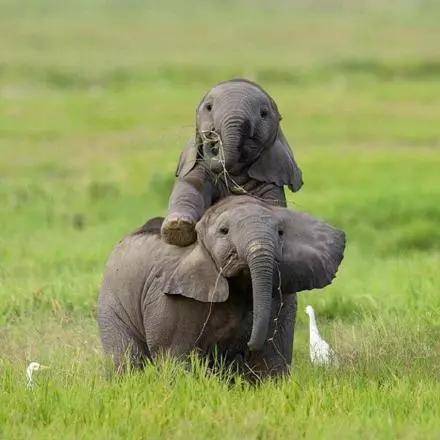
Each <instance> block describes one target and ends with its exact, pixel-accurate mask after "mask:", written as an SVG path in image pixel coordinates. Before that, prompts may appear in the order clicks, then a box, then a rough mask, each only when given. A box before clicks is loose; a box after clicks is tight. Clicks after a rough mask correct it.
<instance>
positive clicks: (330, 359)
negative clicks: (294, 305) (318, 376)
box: [306, 306, 338, 365]
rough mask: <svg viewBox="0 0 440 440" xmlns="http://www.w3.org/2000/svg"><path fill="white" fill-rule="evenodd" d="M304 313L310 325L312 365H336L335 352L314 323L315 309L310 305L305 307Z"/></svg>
mask: <svg viewBox="0 0 440 440" xmlns="http://www.w3.org/2000/svg"><path fill="white" fill-rule="evenodd" d="M306 313H307V315H309V326H310V360H311V361H312V364H314V365H330V364H333V365H337V364H338V359H337V357H336V353H335V352H334V351H333V349H332V348H331V347H330V345H328V343H327V342H325V341H324V339H322V338H321V335H320V334H319V330H318V326H317V325H316V318H315V311H314V310H313V307H312V306H307V307H306Z"/></svg>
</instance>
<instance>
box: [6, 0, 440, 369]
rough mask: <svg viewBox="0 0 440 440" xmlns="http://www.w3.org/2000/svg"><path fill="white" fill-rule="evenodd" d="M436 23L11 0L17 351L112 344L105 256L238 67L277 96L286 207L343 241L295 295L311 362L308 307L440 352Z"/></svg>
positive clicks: (10, 259) (154, 204)
mask: <svg viewBox="0 0 440 440" xmlns="http://www.w3.org/2000/svg"><path fill="white" fill-rule="evenodd" d="M439 23H440V3H439V2H438V1H435V0H425V1H424V0H399V1H397V0H396V1H388V2H383V1H379V0H364V1H359V2H357V1H348V0H347V1H345V0H340V1H336V0H335V1H322V0H316V1H313V0H310V1H305V0H300V1H295V2H293V1H292V2H289V1H282V0H271V1H258V0H255V1H251V0H239V1H220V0H219V1H213V0H209V1H203V2H196V1H185V2H178V1H177V0H176V1H161V2H153V1H151V2H148V1H147V2H142V1H135V0H131V1H116V0H114V1H110V0H109V1H82V0H80V1H65V2H58V1H49V0H38V1H28V2H21V1H19V2H17V1H12V0H0V29H1V38H0V326H1V327H0V345H1V346H2V347H3V352H4V356H5V359H9V360H10V361H11V362H24V361H25V360H26V359H28V358H31V357H32V356H34V355H35V354H38V355H39V356H40V358H41V357H43V358H44V357H45V356H46V357H49V358H51V359H53V358H57V357H58V358H59V359H60V362H63V361H62V359H64V357H63V356H65V351H63V350H61V349H60V348H59V346H57V344H56V342H57V341H58V342H59V341H60V338H61V337H63V338H64V339H63V340H66V338H67V339H68V340H70V341H71V342H70V343H69V344H67V345H66V346H65V347H64V348H65V349H68V350H73V351H74V352H75V353H77V355H78V356H80V357H81V356H82V355H80V354H79V353H84V352H87V350H88V347H89V346H90V344H91V345H92V346H93V347H94V349H96V350H98V349H99V343H98V340H97V336H96V335H97V331H96V325H95V320H94V312H95V303H96V298H97V292H98V288H99V284H100V280H101V275H102V271H103V267H104V264H105V261H106V258H107V255H108V254H109V252H110V250H111V249H112V247H113V245H114V244H115V243H116V242H117V241H118V240H119V239H120V238H121V237H122V236H123V235H124V234H126V233H127V232H130V231H132V230H133V229H135V228H136V227H137V226H139V225H140V224H142V223H143V222H144V221H145V219H147V218H149V217H152V216H157V215H163V214H164V213H165V212H166V207H167V201H168V196H169V192H170V189H171V186H172V183H173V180H174V170H175V167H176V164H177V160H178V157H179V153H180V151H181V149H182V148H183V146H184V145H185V142H186V141H187V139H188V138H189V137H190V136H191V135H192V133H193V131H194V115H195V109H196V106H197V104H198V103H199V100H200V99H201V98H202V96H203V95H204V93H205V92H206V91H207V90H208V89H209V88H211V87H212V86H213V85H214V84H215V83H217V82H218V81H221V80H225V79H229V78H232V77H245V78H248V79H251V80H254V81H256V82H258V83H259V84H261V85H262V86H263V87H264V88H265V89H266V90H267V91H268V92H269V93H270V94H271V95H272V96H273V97H274V99H275V100H276V101H277V103H278V106H279V109H280V111H281V113H282V115H283V121H282V126H283V130H284V132H285V134H286V136H287V138H288V140H289V142H290V144H291V145H292V146H293V148H294V150H295V155H296V158H297V160H298V163H299V165H300V166H301V167H302V169H303V174H304V181H305V184H304V187H303V189H302V190H301V191H300V192H299V193H296V194H289V205H290V206H292V207H296V208H297V209H300V210H304V211H308V212H310V213H312V214H314V215H315V216H317V217H321V218H324V219H326V220H328V221H329V222H330V223H332V224H334V225H336V226H338V227H340V228H342V229H344V230H345V231H346V232H347V235H348V248H347V252H346V258H345V260H344V263H343V266H342V269H341V271H340V272H339V274H338V278H337V280H336V282H335V283H334V284H333V285H332V286H330V287H329V288H328V289H326V291H325V292H322V293H320V292H314V293H308V294H305V295H304V296H301V299H300V307H301V313H299V315H298V318H299V321H298V327H297V328H298V333H297V339H296V341H297V342H295V344H296V346H295V353H296V354H295V356H297V357H298V359H299V362H301V359H305V358H306V356H307V354H306V352H305V351H304V350H305V347H306V341H307V328H306V320H305V315H304V314H303V313H302V310H303V306H304V305H305V304H307V303H311V304H313V305H315V306H316V307H317V310H318V314H319V316H320V317H321V320H322V324H323V326H324V327H323V328H324V332H327V334H328V335H329V334H330V335H332V334H334V335H337V337H336V339H337V340H339V341H340V343H341V344H343V343H344V341H346V340H352V339H353V338H355V335H356V333H355V332H356V331H363V330H362V329H364V330H365V333H368V332H367V331H366V329H371V328H372V323H373V322H376V321H375V320H381V323H382V324H381V326H374V328H376V329H379V328H382V329H384V328H388V329H389V328H394V329H402V328H403V327H405V328H406V329H407V330H406V333H405V332H404V333H405V334H407V335H409V336H408V338H410V339H409V340H412V339H411V338H416V336H415V335H416V334H417V338H418V339H417V340H418V341H420V340H421V341H424V342H423V343H424V344H425V346H427V347H430V351H429V353H430V355H433V356H434V355H435V356H437V359H438V354H439V352H440V346H439V343H438V341H439V340H440V335H439V330H438V329H439V328H440V316H439V310H440V296H439V295H438V292H439V288H440V282H439V277H438V269H439V262H440V259H439V251H440V228H439V224H440V203H439V201H440V173H439V170H440V154H439V147H440V25H439ZM30 329H32V332H30ZM375 331H376V330H375ZM377 331H379V330H377ZM332 332H333V333H332ZM373 333H374V332H373ZM84 334H85V335H87V337H83V336H82V335H84ZM402 334H403V333H400V336H399V337H400V338H402V337H403V336H402ZM60 335H61V336H60ZM78 335H81V336H78ZM378 335H379V334H378V333H377V332H376V333H374V334H373V335H372V336H371V341H370V340H369V339H368V337H366V339H365V341H367V342H365V343H366V344H367V345H368V341H370V342H371V344H373V341H376V342H377V341H378V340H380V341H381V343H382V344H384V345H383V347H385V348H384V353H389V354H390V356H391V353H394V355H395V354H396V353H395V352H393V349H394V348H395V347H396V340H398V339H399V337H398V336H397V335H394V336H393V334H388V333H386V334H380V335H379V336H378ZM364 336H365V335H364ZM69 338H70V339H69ZM350 338H352V339H350ZM374 338H376V339H374ZM387 338H388V339H387ZM86 339H87V340H86ZM330 339H331V338H330ZM84 340H86V343H87V344H89V345H84V344H86V343H84ZM66 347H67V348H66ZM303 349H304V350H303ZM340 349H341V350H343V348H340ZM395 359H396V358H395V357H394V358H393V359H391V358H390V365H394V364H395ZM66 362H67V361H66ZM424 365H426V368H427V369H430V370H429V371H431V372H432V368H437V367H435V362H434V361H433V362H432V363H431V364H430V363H425V364H424ZM437 365H438V363H437Z"/></svg>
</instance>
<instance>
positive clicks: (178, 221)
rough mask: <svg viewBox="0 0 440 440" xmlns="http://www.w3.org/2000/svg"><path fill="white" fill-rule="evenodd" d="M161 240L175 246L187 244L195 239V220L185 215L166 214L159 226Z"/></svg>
mask: <svg viewBox="0 0 440 440" xmlns="http://www.w3.org/2000/svg"><path fill="white" fill-rule="evenodd" d="M161 235H162V240H163V241H165V243H168V244H174V245H176V246H188V245H190V244H191V243H194V242H195V241H196V239H197V235H196V231H195V222H194V221H193V220H191V219H190V218H189V217H186V216H179V215H175V214H174V215H171V216H168V217H167V218H166V219H165V220H164V222H163V224H162V228H161Z"/></svg>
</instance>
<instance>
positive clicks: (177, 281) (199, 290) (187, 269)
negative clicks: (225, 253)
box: [165, 244, 229, 302]
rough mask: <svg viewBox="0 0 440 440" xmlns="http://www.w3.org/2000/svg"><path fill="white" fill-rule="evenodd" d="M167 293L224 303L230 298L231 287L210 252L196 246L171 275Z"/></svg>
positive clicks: (202, 300)
mask: <svg viewBox="0 0 440 440" xmlns="http://www.w3.org/2000/svg"><path fill="white" fill-rule="evenodd" d="M165 293H166V294H168V295H182V296H186V297H187V298H192V299H195V300H197V301H201V302H224V301H226V300H227V299H228V296H229V286H228V282H227V280H226V278H224V277H223V276H222V275H221V273H220V272H219V271H218V270H217V267H216V266H215V264H214V261H213V260H212V258H211V256H210V255H209V254H208V252H207V251H206V250H205V249H204V248H202V246H201V245H200V244H196V245H195V246H194V248H193V249H192V250H191V251H190V252H189V253H188V254H187V255H186V256H185V257H183V259H182V261H181V262H180V263H179V265H178V266H177V268H176V269H175V271H174V272H173V274H172V275H171V278H170V279H169V280H168V282H167V285H166V286H165Z"/></svg>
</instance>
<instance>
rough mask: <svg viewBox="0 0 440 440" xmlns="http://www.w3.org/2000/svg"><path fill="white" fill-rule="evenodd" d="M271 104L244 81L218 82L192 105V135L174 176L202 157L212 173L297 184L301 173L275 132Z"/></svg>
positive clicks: (277, 123) (276, 120)
mask: <svg viewBox="0 0 440 440" xmlns="http://www.w3.org/2000/svg"><path fill="white" fill-rule="evenodd" d="M280 120H281V115H280V114H279V112H278V108H277V105H276V104H275V101H274V100H273V99H272V98H271V97H270V96H269V95H268V94H267V93H266V92H265V91H264V90H263V89H262V88H261V87H260V86H258V85H257V84H254V83H252V82H250V81H247V80H244V79H234V80H230V81H225V82H221V83H220V84H218V85H216V86H215V87H214V88H212V89H211V90H210V91H209V92H208V93H207V94H206V95H205V96H204V98H203V99H202V101H201V102H200V104H199V106H198V107H197V117H196V135H195V140H194V141H191V142H190V144H189V146H188V147H187V149H186V150H185V151H184V153H183V155H182V157H181V160H180V163H179V166H178V169H177V175H178V176H179V175H181V176H184V175H185V174H187V173H188V172H189V171H190V170H191V169H192V168H193V167H194V165H195V163H196V161H197V160H198V159H202V160H203V162H204V163H205V164H206V166H207V167H208V168H209V169H210V170H211V171H212V172H214V173H222V172H223V173H226V172H227V173H229V174H231V175H239V174H242V173H243V172H247V174H248V175H249V177H251V178H254V179H256V180H258V181H262V182H267V183H274V184H276V185H278V186H284V185H288V186H289V188H290V189H291V190H292V191H297V190H299V189H300V188H301V186H302V183H303V182H302V173H301V170H300V169H299V167H298V165H297V164H296V162H295V159H294V157H293V154H292V151H291V149H290V147H289V145H288V143H287V141H286V139H285V137H284V135H283V133H282V131H281V128H280Z"/></svg>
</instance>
